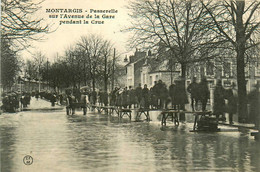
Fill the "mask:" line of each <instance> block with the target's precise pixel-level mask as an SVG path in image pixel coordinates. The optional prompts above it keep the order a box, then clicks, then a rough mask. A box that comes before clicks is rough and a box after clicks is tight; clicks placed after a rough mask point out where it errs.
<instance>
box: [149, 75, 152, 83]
mask: <svg viewBox="0 0 260 172" xmlns="http://www.w3.org/2000/svg"><path fill="white" fill-rule="evenodd" d="M149 85H153V77H152V76H150V80H149Z"/></svg>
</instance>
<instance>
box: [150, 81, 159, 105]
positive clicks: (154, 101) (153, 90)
mask: <svg viewBox="0 0 260 172" xmlns="http://www.w3.org/2000/svg"><path fill="white" fill-rule="evenodd" d="M157 90H158V83H157V81H154V86H153V87H152V88H151V89H150V95H151V96H150V102H151V105H152V106H153V107H155V108H157V109H158V97H157Z"/></svg>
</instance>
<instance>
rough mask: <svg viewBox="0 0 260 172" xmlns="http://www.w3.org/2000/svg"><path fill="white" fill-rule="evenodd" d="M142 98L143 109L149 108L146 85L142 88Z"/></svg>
mask: <svg viewBox="0 0 260 172" xmlns="http://www.w3.org/2000/svg"><path fill="white" fill-rule="evenodd" d="M142 96H143V102H144V103H143V107H144V108H149V89H148V88H147V85H146V84H145V85H144V88H143V90H142Z"/></svg>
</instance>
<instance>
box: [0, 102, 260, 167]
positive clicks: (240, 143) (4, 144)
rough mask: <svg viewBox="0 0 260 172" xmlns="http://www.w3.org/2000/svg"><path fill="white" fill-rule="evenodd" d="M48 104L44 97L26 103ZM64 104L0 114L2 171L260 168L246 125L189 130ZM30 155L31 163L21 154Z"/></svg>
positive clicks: (155, 119)
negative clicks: (72, 109) (68, 111)
mask: <svg viewBox="0 0 260 172" xmlns="http://www.w3.org/2000/svg"><path fill="white" fill-rule="evenodd" d="M39 104H40V106H41V107H51V106H50V103H49V102H46V101H44V100H40V99H39V100H38V102H36V100H35V99H33V100H32V103H31V105H30V106H34V107H35V106H37V105H39ZM151 119H152V121H151V122H149V123H148V122H145V121H143V122H135V121H131V122H130V121H129V119H128V118H124V119H122V120H119V119H118V118H117V116H116V115H114V116H108V115H105V114H99V113H97V112H91V111H90V112H88V114H87V115H86V116H83V115H82V112H81V111H77V112H76V115H74V116H67V115H66V113H65V109H63V110H55V111H44V110H43V111H24V112H19V113H13V114H8V113H4V114H2V115H0V132H1V135H0V140H1V154H0V155H1V171H3V172H5V171H15V172H16V171H32V172H35V171H55V172H56V171H57V172H58V171H62V172H63V171H65V172H66V171H69V172H70V171H95V172H96V171H119V172H121V171H145V172H146V171H260V163H259V162H260V143H259V142H256V141H255V140H254V139H253V137H251V136H250V135H249V134H248V133H249V131H248V130H246V129H243V130H241V131H240V130H238V129H237V128H231V127H227V126H221V132H215V133H207V132H200V133H198V132H190V130H191V129H192V127H193V123H192V120H193V117H192V116H190V117H187V120H188V122H187V123H186V124H180V126H179V127H175V126H174V125H173V124H172V123H170V122H169V123H167V126H166V127H162V126H161V124H160V121H159V118H158V112H152V113H151ZM26 155H30V156H32V157H33V163H32V164H31V165H25V164H24V163H23V158H24V156H26Z"/></svg>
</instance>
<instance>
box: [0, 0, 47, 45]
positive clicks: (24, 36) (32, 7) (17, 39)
mask: <svg viewBox="0 0 260 172" xmlns="http://www.w3.org/2000/svg"><path fill="white" fill-rule="evenodd" d="M41 2H42V1H33V2H32V1H29V0H3V1H2V2H1V30H2V34H1V38H2V39H8V40H12V43H13V44H14V45H15V46H19V47H20V48H22V49H23V48H26V47H28V44H27V41H28V40H39V39H41V38H42V35H39V34H40V33H48V32H49V25H43V24H42V21H43V19H42V18H41V19H37V17H36V16H35V12H36V11H37V10H38V9H39V8H40V4H41Z"/></svg>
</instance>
